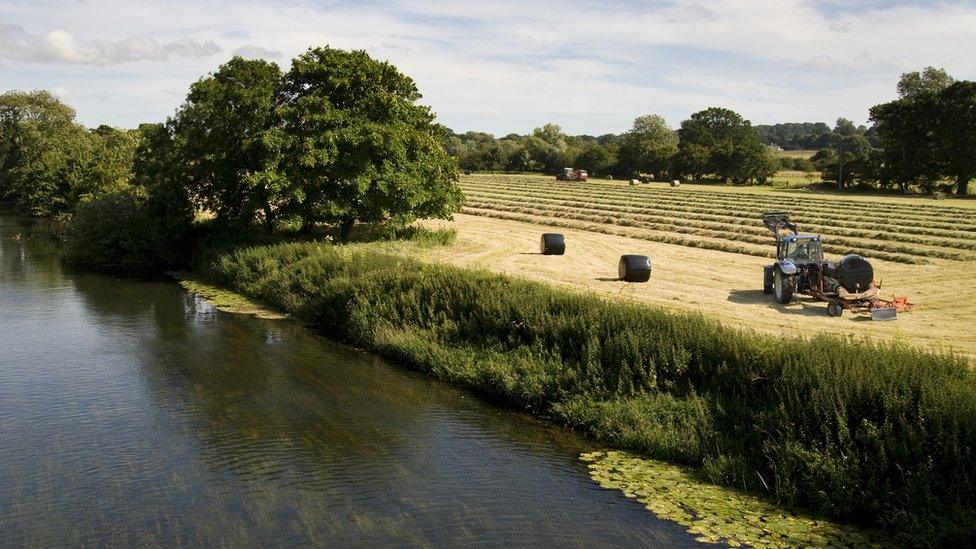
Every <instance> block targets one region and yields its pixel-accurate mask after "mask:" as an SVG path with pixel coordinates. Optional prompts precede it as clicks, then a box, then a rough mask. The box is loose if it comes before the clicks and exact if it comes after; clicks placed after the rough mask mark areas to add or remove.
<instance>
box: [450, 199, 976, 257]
mask: <svg viewBox="0 0 976 549" xmlns="http://www.w3.org/2000/svg"><path fill="white" fill-rule="evenodd" d="M465 195H466V196H472V197H489V198H492V197H499V198H501V197H509V198H521V199H532V200H536V199H546V198H548V199H560V200H574V201H584V202H586V203H588V204H591V205H597V204H599V205H602V206H606V207H622V208H623V207H627V208H642V209H645V210H650V211H654V212H656V213H660V214H669V215H675V216H683V217H690V218H701V219H706V218H718V219H723V220H725V221H728V222H730V223H740V224H743V223H744V224H749V225H756V224H757V223H758V220H759V219H760V218H761V216H762V213H764V212H767V211H770V210H773V209H775V208H770V207H762V206H758V205H755V204H752V203H750V202H741V203H736V204H712V203H698V202H689V201H686V200H683V199H682V198H681V197H680V196H674V195H673V196H671V197H669V198H668V199H666V200H663V199H662V200H657V201H652V200H647V199H646V198H645V199H639V198H634V197H626V196H623V197H622V196H618V195H616V194H615V193H594V192H587V191H582V192H578V191H574V190H573V189H566V188H563V189H525V188H520V189H495V188H480V187H465ZM790 213H791V218H792V219H793V220H794V221H796V222H797V223H800V224H801V228H804V229H805V230H808V231H810V230H816V229H814V227H816V226H819V227H824V226H827V227H832V228H843V229H847V230H851V229H858V230H861V231H863V232H872V233H882V234H885V235H886V236H887V238H888V239H890V240H895V241H898V240H901V241H905V242H907V241H908V240H905V239H906V238H911V237H910V236H909V235H918V236H926V237H937V239H938V240H937V242H949V243H955V242H963V243H965V244H967V245H969V244H973V243H976V233H973V232H966V231H959V230H949V229H939V228H932V227H925V226H923V222H917V221H914V220H912V221H908V220H896V219H885V220H866V219H865V218H864V217H861V216H857V215H848V216H838V215H837V214H835V213H816V212H812V211H811V210H809V209H801V210H794V211H792V212H790ZM929 221H931V220H929ZM758 227H760V228H762V226H761V225H758ZM933 240H935V239H933ZM947 245H949V246H950V247H952V244H947Z"/></svg>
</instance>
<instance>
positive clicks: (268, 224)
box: [263, 201, 275, 234]
mask: <svg viewBox="0 0 976 549" xmlns="http://www.w3.org/2000/svg"><path fill="white" fill-rule="evenodd" d="M263 209H264V230H266V231H268V234H271V233H273V232H274V230H275V216H274V211H273V210H272V209H271V204H268V202H267V201H265V202H264V208H263Z"/></svg>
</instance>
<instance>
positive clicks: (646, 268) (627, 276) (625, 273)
mask: <svg viewBox="0 0 976 549" xmlns="http://www.w3.org/2000/svg"><path fill="white" fill-rule="evenodd" d="M617 273H618V274H619V275H620V280H623V281H625V282H647V281H648V280H650V279H651V260H650V258H648V257H647V256H646V255H632V254H627V255H622V256H620V263H619V264H618V265H617Z"/></svg>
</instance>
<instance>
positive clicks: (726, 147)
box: [675, 107, 777, 183]
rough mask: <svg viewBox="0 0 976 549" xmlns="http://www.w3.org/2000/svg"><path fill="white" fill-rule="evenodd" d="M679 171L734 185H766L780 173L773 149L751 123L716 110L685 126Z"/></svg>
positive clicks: (677, 161)
mask: <svg viewBox="0 0 976 549" xmlns="http://www.w3.org/2000/svg"><path fill="white" fill-rule="evenodd" d="M678 136H679V138H680V140H679V144H678V154H677V156H676V158H675V164H676V167H677V169H678V170H679V171H680V172H681V173H684V174H691V175H693V176H694V177H696V178H697V177H700V176H702V175H704V174H715V175H716V176H718V177H719V178H721V179H723V180H725V181H729V180H732V181H733V182H734V183H745V182H747V181H749V180H758V181H764V180H765V179H767V178H768V177H770V176H771V175H773V174H774V173H775V172H776V167H777V163H776V160H775V158H774V157H773V156H772V153H771V151H770V150H769V148H768V147H767V146H766V145H764V144H763V143H762V141H761V140H760V138H759V134H758V133H757V132H756V130H755V129H754V128H753V127H752V125H751V124H750V123H749V121H748V120H743V118H742V116H740V115H739V114H738V113H736V112H734V111H731V110H729V109H723V108H718V107H712V108H709V109H705V110H703V111H699V112H696V113H694V114H692V115H691V117H690V118H689V119H688V120H685V121H684V122H682V123H681V128H680V129H679V130H678Z"/></svg>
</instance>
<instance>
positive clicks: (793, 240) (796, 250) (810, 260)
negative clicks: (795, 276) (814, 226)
mask: <svg viewBox="0 0 976 549" xmlns="http://www.w3.org/2000/svg"><path fill="white" fill-rule="evenodd" d="M776 256H777V259H779V260H780V261H783V260H786V261H789V262H791V263H793V264H794V265H797V266H800V265H819V264H820V262H821V261H823V248H822V246H821V244H820V236H819V235H811V234H794V235H789V236H785V237H783V239H782V240H780V241H779V246H778V250H777V254H776Z"/></svg>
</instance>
